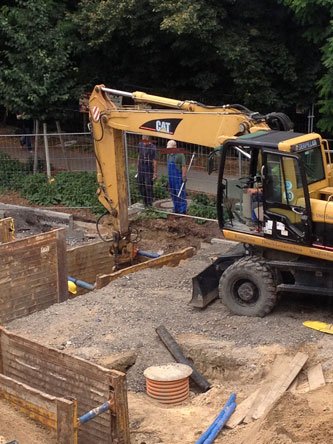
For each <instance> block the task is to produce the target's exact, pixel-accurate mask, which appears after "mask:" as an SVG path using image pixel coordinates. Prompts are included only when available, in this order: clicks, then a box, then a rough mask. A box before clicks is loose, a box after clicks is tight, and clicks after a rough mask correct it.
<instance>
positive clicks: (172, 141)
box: [167, 140, 177, 148]
mask: <svg viewBox="0 0 333 444" xmlns="http://www.w3.org/2000/svg"><path fill="white" fill-rule="evenodd" d="M176 146H177V143H176V141H175V140H169V141H168V143H167V148H175V147H176Z"/></svg>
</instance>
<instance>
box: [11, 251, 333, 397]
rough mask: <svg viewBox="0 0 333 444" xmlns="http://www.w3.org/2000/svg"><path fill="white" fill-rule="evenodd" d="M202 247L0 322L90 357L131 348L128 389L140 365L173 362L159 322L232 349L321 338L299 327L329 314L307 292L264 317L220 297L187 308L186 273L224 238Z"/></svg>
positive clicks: (330, 308) (138, 379)
mask: <svg viewBox="0 0 333 444" xmlns="http://www.w3.org/2000/svg"><path fill="white" fill-rule="evenodd" d="M204 246H205V248H203V249H201V250H200V251H199V252H198V254H197V255H196V256H194V257H193V258H191V259H189V260H187V261H185V262H183V263H181V264H180V265H179V266H178V267H175V268H168V267H164V268H161V269H148V270H144V271H140V272H137V273H135V274H132V275H127V276H124V277H122V278H120V279H118V280H116V281H114V282H112V283H111V284H109V285H108V286H107V287H105V288H103V289H101V290H96V291H94V292H90V293H87V294H85V295H82V296H79V297H77V298H75V299H71V300H68V301H66V302H63V303H61V304H55V305H53V306H52V307H49V308H48V309H46V310H44V311H43V312H39V313H35V314H32V315H30V316H28V317H25V318H22V319H18V320H16V321H13V322H11V323H10V324H9V325H8V326H7V328H9V329H10V330H15V331H16V332H18V333H19V334H23V335H25V336H28V337H30V338H31V339H35V340H38V341H39V342H40V343H43V344H44V345H47V346H51V347H55V348H58V349H60V350H64V351H65V352H66V353H70V354H75V355H77V356H80V357H82V358H85V359H89V360H93V361H95V362H98V361H99V360H100V359H101V358H103V357H105V356H108V355H111V354H112V353H116V352H118V353H119V352H121V351H128V350H133V351H135V352H136V353H137V355H138V358H137V361H136V364H135V365H134V366H132V367H131V368H130V369H129V370H128V373H127V380H128V385H129V388H130V389H131V390H132V391H142V390H143V389H144V377H143V371H144V370H145V369H146V368H147V367H149V366H151V365H157V364H166V363H168V362H172V361H173V359H172V358H171V356H170V354H169V352H168V351H167V350H166V349H165V347H164V346H163V345H162V343H161V341H160V340H159V338H158V336H157V334H156V332H155V329H156V328H157V327H158V326H159V325H161V324H164V325H165V327H166V328H167V329H168V330H169V332H170V333H171V334H172V335H174V336H177V335H179V334H181V333H186V334H189V333H192V334H198V335H203V336H205V337H207V338H209V339H212V340H219V341H221V340H223V341H229V342H230V343H232V344H233V346H234V347H236V348H241V347H258V346H264V345H273V344H279V345H281V346H284V347H288V348H290V349H295V350H297V349H298V348H299V347H300V346H301V345H302V344H304V343H319V342H320V341H322V340H323V339H322V338H323V335H322V333H319V332H316V331H314V330H311V329H308V328H305V327H304V326H303V325H302V322H303V321H306V320H321V321H324V322H330V321H331V319H332V314H333V305H332V303H331V301H330V300H329V299H325V298H322V297H316V296H315V295H313V296H306V297H305V296H299V295H288V296H284V297H282V299H281V300H280V301H279V304H278V306H277V307H276V309H275V310H274V311H273V313H271V314H270V315H269V316H267V317H265V318H247V317H241V316H235V315H232V314H230V313H229V311H228V310H227V308H226V307H224V305H223V304H222V303H221V301H220V300H217V301H214V302H213V303H212V304H210V305H209V306H208V307H206V308H205V309H203V310H202V309H195V308H192V307H191V306H190V305H189V304H188V302H189V300H190V299H191V291H192V287H191V285H192V284H191V279H192V277H193V276H195V275H196V274H197V273H199V272H200V271H202V270H203V269H204V268H205V267H206V266H207V265H209V264H210V263H211V262H212V261H213V260H214V259H215V258H216V257H217V256H218V255H219V254H223V253H225V252H226V251H227V250H228V249H229V248H230V244H228V243H225V244H215V245H209V246H208V245H204ZM207 247H208V248H207ZM330 339H331V338H330V336H326V337H325V339H324V345H322V346H321V349H322V354H323V355H324V356H325V357H326V358H329V357H330V356H332V351H333V350H332V349H333V346H332V345H331V344H330V341H329V340H330ZM325 341H326V342H325Z"/></svg>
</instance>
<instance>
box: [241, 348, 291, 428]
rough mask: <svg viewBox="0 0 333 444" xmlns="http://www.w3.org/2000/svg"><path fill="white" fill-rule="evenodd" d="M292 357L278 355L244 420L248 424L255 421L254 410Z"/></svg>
mask: <svg viewBox="0 0 333 444" xmlns="http://www.w3.org/2000/svg"><path fill="white" fill-rule="evenodd" d="M291 360H292V357H291V356H286V355H277V356H276V358H275V360H274V362H273V365H272V368H271V370H270V372H269V373H268V376H267V378H266V379H265V381H264V382H263V384H262V386H261V387H260V388H259V389H258V393H257V396H256V397H255V399H254V401H253V403H252V405H251V408H250V409H249V410H248V412H247V414H246V416H245V418H244V420H243V422H244V423H245V424H248V423H249V422H252V421H253V418H252V412H253V410H255V409H256V408H257V407H258V406H259V405H260V404H261V403H262V402H263V400H264V399H265V398H266V396H267V393H268V392H269V390H270V389H271V386H272V383H273V382H274V381H275V380H276V379H277V378H278V377H279V375H280V374H281V372H282V371H284V370H285V369H286V367H287V366H288V365H289V364H290V363H291Z"/></svg>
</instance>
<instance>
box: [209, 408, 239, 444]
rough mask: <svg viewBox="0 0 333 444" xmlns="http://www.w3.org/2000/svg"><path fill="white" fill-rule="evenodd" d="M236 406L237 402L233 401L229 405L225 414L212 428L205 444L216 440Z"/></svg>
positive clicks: (210, 443)
mask: <svg viewBox="0 0 333 444" xmlns="http://www.w3.org/2000/svg"><path fill="white" fill-rule="evenodd" d="M235 408H236V403H235V402H232V403H231V404H230V405H229V406H228V407H227V409H226V411H225V413H224V415H223V416H222V418H220V419H218V420H217V421H216V422H215V426H214V428H213V429H212V431H211V433H210V435H209V436H208V438H207V439H206V440H205V441H204V444H212V442H213V441H214V440H215V438H216V437H217V435H218V434H219V432H220V430H221V429H222V428H223V427H224V425H225V423H226V422H227V421H228V419H229V418H230V416H231V415H232V414H233V412H234V411H235Z"/></svg>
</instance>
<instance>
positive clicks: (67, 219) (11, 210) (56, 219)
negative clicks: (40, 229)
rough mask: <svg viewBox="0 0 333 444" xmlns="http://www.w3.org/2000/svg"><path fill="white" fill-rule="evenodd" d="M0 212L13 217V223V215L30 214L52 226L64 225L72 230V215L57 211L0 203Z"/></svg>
mask: <svg viewBox="0 0 333 444" xmlns="http://www.w3.org/2000/svg"><path fill="white" fill-rule="evenodd" d="M0 211H3V212H4V214H5V216H7V217H8V216H12V217H13V216H14V222H15V213H16V214H20V213H21V214H22V213H32V214H35V215H37V216H39V217H40V218H42V219H43V220H45V221H47V222H49V223H50V224H51V225H52V224H58V225H65V226H68V227H69V228H70V229H73V226H74V225H73V215H72V214H68V213H62V212H59V211H51V210H43V209H41V208H35V207H24V206H21V205H11V204H4V203H0Z"/></svg>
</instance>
